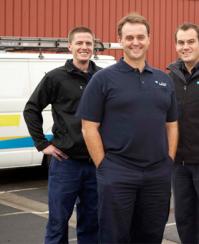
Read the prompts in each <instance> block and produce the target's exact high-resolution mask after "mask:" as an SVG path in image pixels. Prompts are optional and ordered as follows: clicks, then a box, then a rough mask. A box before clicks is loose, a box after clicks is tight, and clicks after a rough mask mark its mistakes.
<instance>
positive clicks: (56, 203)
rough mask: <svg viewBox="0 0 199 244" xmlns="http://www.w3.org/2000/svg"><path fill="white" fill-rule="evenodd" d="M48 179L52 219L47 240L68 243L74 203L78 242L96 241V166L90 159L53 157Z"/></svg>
mask: <svg viewBox="0 0 199 244" xmlns="http://www.w3.org/2000/svg"><path fill="white" fill-rule="evenodd" d="M48 181H49V183H48V197H49V200H48V201H49V220H48V224H47V227H46V237H45V244H66V243H68V221H69V219H70V217H71V215H72V212H73V208H74V205H75V203H77V208H76V211H77V239H78V244H97V234H98V223H97V222H98V220H97V185H96V169H95V166H94V165H93V164H92V163H91V162H88V161H87V160H81V161H77V160H71V159H68V160H63V161H61V162H60V161H58V160H56V159H55V158H52V160H51V163H50V168H49V179H48ZM77 200H78V201H77Z"/></svg>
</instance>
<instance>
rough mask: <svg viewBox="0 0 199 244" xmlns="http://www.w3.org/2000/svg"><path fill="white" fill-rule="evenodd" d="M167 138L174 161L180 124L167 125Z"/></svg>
mask: <svg viewBox="0 0 199 244" xmlns="http://www.w3.org/2000/svg"><path fill="white" fill-rule="evenodd" d="M166 130H167V138H168V145H169V156H170V157H171V158H172V159H173V160H174V159H175V155H176V150H177V144H178V123H177V121H175V122H168V123H166Z"/></svg>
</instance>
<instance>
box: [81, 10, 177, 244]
mask: <svg viewBox="0 0 199 244" xmlns="http://www.w3.org/2000/svg"><path fill="white" fill-rule="evenodd" d="M118 35H119V40H120V43H121V46H122V47H123V50H124V57H123V58H121V59H120V61H119V62H118V63H117V64H115V65H112V66H110V67H108V68H105V69H103V70H101V71H99V72H97V73H96V74H95V75H94V76H93V78H92V79H91V82H90V83H89V85H88V86H87V88H86V89H85V92H84V94H83V97H82V100H81V102H80V106H79V109H78V113H77V114H78V116H80V117H81V118H82V126H83V127H82V131H83V136H84V139H85V141H86V144H87V147H88V150H89V152H90V155H91V157H92V159H93V161H94V162H95V165H96V167H97V181H98V193H99V210H98V211H99V243H100V244H113V243H114V244H126V243H153V244H155V243H161V241H162V236H163V232H164V227H165V224H166V222H167V219H168V213H169V202H170V194H171V184H170V182H171V168H172V163H173V162H172V161H173V158H174V156H175V153H176V146H177V134H178V132H177V131H178V130H177V122H176V120H177V112H176V110H177V109H176V100H175V93H174V86H173V83H172V81H171V79H170V78H169V76H168V75H167V74H165V73H163V72H162V71H160V70H158V69H154V68H152V67H150V66H149V65H148V64H147V63H146V62H145V58H146V52H147V49H148V47H149V44H150V38H149V24H148V22H147V21H146V19H145V18H144V17H143V16H140V15H138V14H130V15H128V16H125V17H124V18H122V19H121V20H120V21H119V24H118Z"/></svg>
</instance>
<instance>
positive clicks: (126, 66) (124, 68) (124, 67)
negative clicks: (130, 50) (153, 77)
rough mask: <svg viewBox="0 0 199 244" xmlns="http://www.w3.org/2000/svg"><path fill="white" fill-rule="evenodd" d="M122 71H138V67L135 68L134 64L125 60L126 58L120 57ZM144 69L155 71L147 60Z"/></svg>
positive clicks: (119, 62) (119, 65)
mask: <svg viewBox="0 0 199 244" xmlns="http://www.w3.org/2000/svg"><path fill="white" fill-rule="evenodd" d="M117 65H118V67H119V69H120V71H122V72H132V71H134V72H136V71H137V70H138V69H136V68H133V67H132V66H130V65H129V64H127V63H126V62H125V61H124V58H123V57H122V58H120V60H119V61H118V63H117ZM144 71H148V72H151V73H153V69H152V67H151V66H149V65H148V63H147V62H146V61H145V66H144V69H143V72H144Z"/></svg>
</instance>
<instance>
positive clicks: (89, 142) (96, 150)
mask: <svg viewBox="0 0 199 244" xmlns="http://www.w3.org/2000/svg"><path fill="white" fill-rule="evenodd" d="M99 126H100V123H97V122H92V121H88V120H82V134H83V137H84V140H85V142H86V146H87V148H88V151H89V154H90V156H91V158H92V160H93V161H94V163H95V165H96V167H98V166H99V165H100V163H101V161H102V159H103V158H104V155H105V153H104V147H103V143H102V138H101V135H100V133H99V130H98V129H99Z"/></svg>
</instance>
